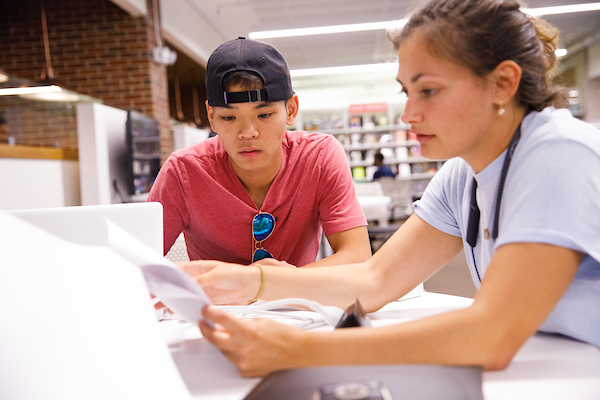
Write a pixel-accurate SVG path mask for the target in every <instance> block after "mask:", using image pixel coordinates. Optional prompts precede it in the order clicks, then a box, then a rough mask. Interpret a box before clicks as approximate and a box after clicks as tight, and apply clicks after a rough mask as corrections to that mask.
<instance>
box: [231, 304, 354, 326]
mask: <svg viewBox="0 0 600 400" xmlns="http://www.w3.org/2000/svg"><path fill="white" fill-rule="evenodd" d="M291 305H300V306H305V307H308V308H309V309H311V310H312V311H316V312H318V313H319V314H320V315H321V316H322V317H323V320H324V321H325V323H326V324H327V325H329V326H333V327H335V326H336V325H337V324H338V322H339V321H340V319H341V318H342V316H343V315H344V310H342V309H341V308H339V307H335V306H324V305H321V304H319V303H317V302H316V301H312V300H307V299H301V298H288V299H279V300H273V301H267V302H258V303H254V304H251V305H249V306H243V307H227V308H225V310H228V311H230V312H231V313H233V314H236V315H243V316H247V314H251V313H253V312H255V311H268V312H271V313H272V312H274V310H281V309H282V308H284V307H286V306H291ZM278 314H279V313H278ZM267 315H268V314H267ZM282 316H283V317H285V318H295V319H300V318H298V317H297V316H292V315H291V314H286V313H283V314H282Z"/></svg>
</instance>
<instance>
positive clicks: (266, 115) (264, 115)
mask: <svg viewBox="0 0 600 400" xmlns="http://www.w3.org/2000/svg"><path fill="white" fill-rule="evenodd" d="M270 115H271V113H265V114H260V115H259V116H258V118H268V117H269V116H270Z"/></svg>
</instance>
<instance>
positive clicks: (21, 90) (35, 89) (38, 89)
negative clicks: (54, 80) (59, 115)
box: [0, 85, 62, 96]
mask: <svg viewBox="0 0 600 400" xmlns="http://www.w3.org/2000/svg"><path fill="white" fill-rule="evenodd" d="M60 91H62V89H61V88H60V86H56V85H50V86H27V87H17V88H3V89H0V96H13V95H23V94H24V95H31V94H42V93H58V92H60Z"/></svg>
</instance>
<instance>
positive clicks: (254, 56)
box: [148, 38, 371, 266]
mask: <svg viewBox="0 0 600 400" xmlns="http://www.w3.org/2000/svg"><path fill="white" fill-rule="evenodd" d="M206 92H207V98H208V100H207V103H206V109H207V113H208V119H209V121H210V125H211V128H212V130H213V131H215V132H216V133H217V137H214V138H209V139H207V140H205V141H202V142H200V143H199V144H197V145H195V146H192V147H190V148H187V149H182V150H179V151H176V152H174V153H173V154H171V156H170V157H169V158H168V160H167V161H166V163H165V165H164V166H163V167H162V168H161V170H160V173H159V174H158V177H157V179H156V182H155V183H154V185H153V187H152V190H151V191H150V194H149V196H148V201H158V202H160V203H162V205H163V207H164V249H165V254H166V252H168V250H169V249H170V248H171V246H172V245H173V243H174V242H175V240H176V238H177V237H178V236H179V234H180V233H181V232H182V231H183V232H184V236H185V241H186V245H187V249H188V253H189V256H190V259H192V260H194V259H196V260H197V259H214V260H222V261H229V262H235V263H240V264H250V263H252V262H254V261H256V260H257V259H260V258H262V257H273V258H274V260H270V261H264V263H267V264H275V265H289V264H291V265H294V266H304V265H306V264H310V263H313V262H314V261H315V259H316V256H317V252H318V250H319V245H320V241H321V234H322V231H323V232H324V233H325V235H326V236H327V239H328V240H329V243H330V245H331V247H332V249H333V251H334V252H335V254H333V255H332V256H330V257H327V258H325V259H322V260H319V261H318V262H316V263H315V264H314V265H329V264H339V263H348V262H358V261H364V260H366V259H367V258H368V257H369V256H370V254H371V252H370V246H369V239H368V234H367V229H366V225H367V223H366V219H365V216H364V213H363V212H362V209H361V207H360V204H359V203H358V200H357V199H356V196H355V194H354V185H353V182H352V176H351V174H350V168H349V167H348V162H347V160H346V156H345V153H344V151H343V149H342V146H341V145H340V144H339V143H338V142H337V140H336V139H335V138H334V137H333V136H331V135H324V134H318V133H306V132H291V131H286V125H293V123H294V120H295V118H296V115H297V113H298V104H299V103H298V96H297V95H296V94H294V92H293V90H292V84H291V79H290V75H289V70H288V66H287V63H286V61H285V59H284V58H283V56H282V55H281V53H279V51H277V49H275V48H274V47H272V46H270V45H268V44H266V43H263V42H260V41H256V40H250V39H244V38H239V39H235V40H231V41H229V42H226V43H224V44H222V45H221V46H220V47H219V48H217V49H216V50H215V51H214V52H213V54H212V55H211V57H210V58H209V60H208V64H207V70H206ZM276 260H281V262H277V261H276Z"/></svg>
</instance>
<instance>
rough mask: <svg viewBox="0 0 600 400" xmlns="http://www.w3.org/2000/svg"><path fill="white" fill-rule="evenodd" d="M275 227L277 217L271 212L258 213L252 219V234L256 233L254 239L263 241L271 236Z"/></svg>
mask: <svg viewBox="0 0 600 400" xmlns="http://www.w3.org/2000/svg"><path fill="white" fill-rule="evenodd" d="M274 227H275V218H274V217H273V216H272V215H271V214H267V213H261V214H256V215H255V216H254V219H253V220H252V234H253V235H254V240H256V241H257V242H262V241H263V240H265V239H266V238H268V237H269V235H270V234H271V232H273V228H274ZM262 258H265V257H262ZM262 258H261V259H262Z"/></svg>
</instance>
